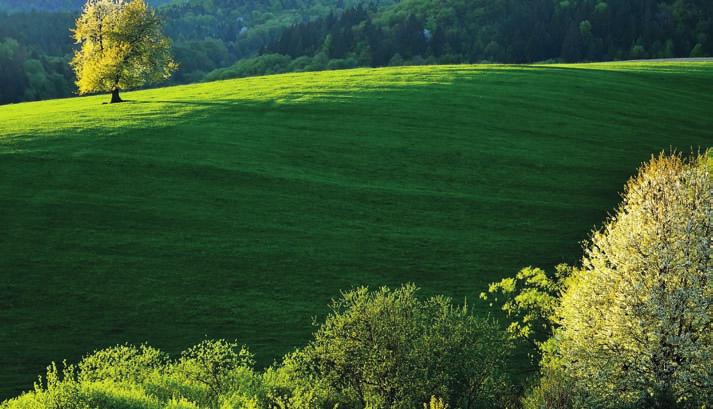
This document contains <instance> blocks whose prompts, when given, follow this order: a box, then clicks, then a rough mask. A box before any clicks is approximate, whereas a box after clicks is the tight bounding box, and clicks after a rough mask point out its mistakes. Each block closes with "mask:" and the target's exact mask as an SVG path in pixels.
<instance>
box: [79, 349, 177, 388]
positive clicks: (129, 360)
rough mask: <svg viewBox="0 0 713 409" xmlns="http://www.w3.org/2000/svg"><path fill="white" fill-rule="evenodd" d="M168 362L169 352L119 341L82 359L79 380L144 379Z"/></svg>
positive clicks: (125, 381)
mask: <svg viewBox="0 0 713 409" xmlns="http://www.w3.org/2000/svg"><path fill="white" fill-rule="evenodd" d="M167 362H168V356H167V355H166V354H165V353H163V352H161V351H159V350H158V349H156V348H152V347H149V346H146V345H141V346H138V347H137V346H133V345H117V346H115V347H110V348H106V349H103V350H100V351H96V352H94V353H93V354H92V355H89V356H87V357H85V358H84V359H82V362H80V364H79V374H80V377H79V380H80V381H114V382H124V383H127V382H136V383H141V382H142V381H143V380H144V379H146V378H147V377H149V376H150V375H151V374H152V373H153V372H154V371H156V370H159V369H160V368H163V367H164V366H165V365H166V363H167Z"/></svg>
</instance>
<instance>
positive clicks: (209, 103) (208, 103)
mask: <svg viewBox="0 0 713 409" xmlns="http://www.w3.org/2000/svg"><path fill="white" fill-rule="evenodd" d="M124 102H125V103H129V104H178V105H197V106H238V105H247V104H246V103H245V101H240V100H223V101H185V100H172V101H169V100H155V99H154V100H146V101H139V100H124Z"/></svg>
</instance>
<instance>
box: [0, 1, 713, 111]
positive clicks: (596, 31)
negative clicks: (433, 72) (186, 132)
mask: <svg viewBox="0 0 713 409" xmlns="http://www.w3.org/2000/svg"><path fill="white" fill-rule="evenodd" d="M46 3H47V4H48V5H44V6H43V3H42V2H41V1H35V2H29V3H27V5H26V6H25V8H21V9H19V10H20V11H21V12H19V13H18V12H9V11H7V10H18V7H20V6H18V5H21V4H23V2H11V1H9V0H4V1H3V2H0V44H2V46H0V47H1V48H0V50H2V51H1V52H0V103H8V102H17V101H24V100H35V99H46V98H55V97H62V96H71V95H73V94H74V93H75V92H76V88H75V85H74V82H75V78H74V77H73V75H72V73H71V71H70V70H68V69H67V67H66V66H64V67H63V66H62V62H65V63H69V61H70V59H71V57H72V52H73V47H74V46H73V44H72V41H71V38H70V32H69V29H70V28H71V27H72V26H73V20H74V18H76V16H77V11H76V8H75V7H76V6H77V3H78V2H76V1H74V2H65V3H66V5H64V6H62V7H60V8H58V7H55V6H56V5H57V4H58V3H57V2H46ZM80 3H81V2H80ZM8 4H9V5H10V6H13V5H14V6H13V7H14V8H9V7H10V6H8ZM63 4H64V3H63ZM3 5H4V6H5V8H4V9H3V8H2V6H3ZM30 5H33V7H35V8H34V9H33V10H43V7H44V8H49V9H51V10H53V12H47V11H27V10H31V9H28V8H27V7H30ZM52 5H54V6H52ZM2 10H5V11H2ZM56 10H61V11H56ZM158 13H159V16H160V18H161V20H162V22H163V26H164V27H163V29H164V31H165V33H166V34H167V35H168V37H169V38H170V39H171V41H172V54H173V55H174V57H175V59H176V61H177V63H178V66H179V69H178V70H177V71H176V73H175V75H174V76H173V78H172V79H171V80H170V82H169V83H188V82H197V81H205V80H213V79H223V78H231V77H241V76H247V75H259V74H271V73H279V72H289V71H305V70H324V69H339V68H351V67H357V66H364V67H380V66H387V65H408V64H439V63H444V64H445V63H448V64H450V63H479V62H501V63H527V62H542V61H566V62H578V61H601V60H624V59H644V58H674V57H703V56H711V55H713V2H710V1H708V0H661V1H660V0H563V1H552V0H529V1H521V0H401V1H398V0H380V1H368V0H339V1H336V2H334V1H328V0H250V1H238V0H188V1H179V2H169V3H168V4H163V5H161V6H160V7H159V8H158ZM65 65H66V64H65Z"/></svg>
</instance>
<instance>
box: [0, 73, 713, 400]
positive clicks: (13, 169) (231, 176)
mask: <svg viewBox="0 0 713 409" xmlns="http://www.w3.org/2000/svg"><path fill="white" fill-rule="evenodd" d="M712 80H713V63H666V62H663V63H621V64H596V65H569V66H567V65H557V66H438V67H411V68H389V69H378V70H368V69H359V70H350V71H333V72H322V73H304V74H290V75H282V76H272V77H260V78H249V79H243V80H233V81H224V82H215V83H208V84H197V85H190V86H181V87H173V88H164V89H155V90H149V91H141V92H135V93H127V94H126V98H127V99H129V100H131V101H130V102H128V103H126V104H120V105H112V106H110V105H102V102H103V101H105V100H106V99H107V97H106V96H98V97H88V98H76V99H66V100H54V101H45V102H39V103H28V104H18V105H9V106H2V107H0V226H2V234H0V322H2V325H3V330H2V331H0V385H1V386H0V398H2V397H7V396H9V395H11V394H14V393H16V392H17V391H19V390H20V389H27V388H28V387H30V386H31V383H32V381H33V380H34V377H35V374H37V373H40V372H42V369H43V368H44V366H45V365H46V364H47V363H48V362H49V361H51V360H62V359H64V358H67V359H76V358H78V357H79V356H80V355H81V354H83V353H86V352H87V351H91V350H93V349H95V348H99V347H104V346H107V345H112V344H116V343H122V342H142V341H147V342H149V343H151V344H152V345H155V346H157V347H160V348H163V349H165V350H168V351H178V350H181V349H182V348H184V347H185V346H187V345H191V344H195V343H196V342H197V341H199V340H200V339H202V338H203V337H204V336H206V335H207V336H209V337H226V338H231V339H234V338H237V339H238V340H239V341H240V342H244V343H247V344H248V345H250V348H251V349H252V350H254V351H255V352H256V353H257V354H258V359H259V360H260V362H261V363H262V364H269V363H270V362H271V361H272V360H273V359H275V358H277V357H278V356H279V355H280V354H282V353H285V352H286V351H288V350H290V349H291V348H292V347H294V346H296V345H299V344H300V343H302V342H303V341H304V340H305V339H306V338H307V336H308V334H309V333H310V332H311V330H312V328H311V326H310V323H311V318H312V317H313V316H321V315H322V314H324V313H325V311H326V308H325V305H326V304H327V302H328V300H329V299H330V298H331V297H334V296H335V295H337V294H338V291H339V290H343V289H348V288H351V287H352V286H355V285H361V284H368V285H371V286H379V285H396V284H399V283H403V282H409V281H410V282H415V283H416V284H417V285H419V286H421V287H422V288H423V289H424V292H425V293H426V294H430V293H436V292H437V293H446V294H450V295H452V296H454V297H457V298H458V299H462V298H463V297H466V296H467V297H468V298H469V299H470V300H471V301H473V302H474V301H475V299H476V298H477V294H478V293H479V292H480V291H481V290H483V289H484V288H485V285H486V284H487V283H488V282H490V281H492V280H494V279H497V278H498V277H501V276H502V275H503V274H512V273H513V272H514V271H516V270H517V269H519V268H520V267H522V266H526V265H540V266H551V265H553V264H555V263H558V262H560V261H567V262H575V261H576V260H577V259H578V257H579V256H580V247H579V244H578V242H579V241H581V240H583V239H585V238H586V236H587V233H588V231H589V230H590V229H591V228H592V227H593V226H594V225H595V224H597V223H599V222H601V220H602V218H603V217H604V215H605V214H606V212H607V211H608V210H610V209H611V208H612V207H613V206H614V205H615V204H616V202H617V201H618V200H617V199H618V196H617V192H618V191H619V190H620V189H621V187H622V185H623V183H624V182H625V180H626V179H627V178H628V177H629V176H630V175H631V174H632V172H633V171H634V170H635V169H636V167H637V165H638V164H639V163H640V162H641V161H643V160H646V159H647V158H648V157H649V156H650V155H651V154H652V153H656V152H658V151H660V150H661V149H667V148H669V147H678V148H680V149H682V150H684V151H688V150H689V149H690V148H691V147H692V146H693V147H698V146H711V145H712V142H713V117H712V116H711V115H710V113H711V112H713V92H711V84H713V82H712ZM476 306H477V308H484V306H482V305H480V304H477V303H476Z"/></svg>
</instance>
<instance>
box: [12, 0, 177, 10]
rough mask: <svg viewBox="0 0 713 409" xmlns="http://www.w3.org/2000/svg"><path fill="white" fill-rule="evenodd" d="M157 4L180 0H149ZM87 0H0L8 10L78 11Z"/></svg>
mask: <svg viewBox="0 0 713 409" xmlns="http://www.w3.org/2000/svg"><path fill="white" fill-rule="evenodd" d="M147 1H148V3H150V4H152V5H154V6H157V5H161V4H166V3H171V2H173V1H180V0H147ZM84 3H85V0H0V10H6V11H14V12H19V11H33V10H34V11H76V10H79V9H81V8H82V5H83V4H84Z"/></svg>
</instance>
